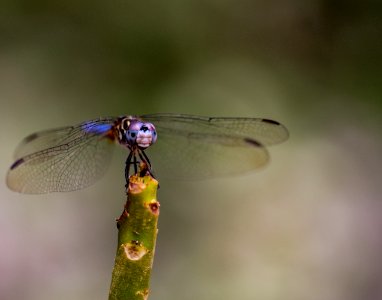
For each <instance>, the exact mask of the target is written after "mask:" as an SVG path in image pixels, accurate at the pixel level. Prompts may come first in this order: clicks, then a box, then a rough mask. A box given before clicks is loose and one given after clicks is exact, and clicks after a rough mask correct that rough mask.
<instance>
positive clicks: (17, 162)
mask: <svg viewBox="0 0 382 300" xmlns="http://www.w3.org/2000/svg"><path fill="white" fill-rule="evenodd" d="M23 162H24V158H20V159H18V160H16V161H15V162H14V163H13V164H12V166H11V170H13V169H15V168H16V167H18V166H19V165H21V164H22V163H23Z"/></svg>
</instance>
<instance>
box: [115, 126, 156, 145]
mask: <svg viewBox="0 0 382 300" xmlns="http://www.w3.org/2000/svg"><path fill="white" fill-rule="evenodd" d="M124 125H125V126H124ZM119 138H120V141H122V143H126V144H127V146H129V147H134V146H138V148H139V149H142V150H144V149H146V148H147V147H149V146H151V145H152V144H154V143H155V142H156V140H157V132H156V130H155V127H154V125H153V124H151V123H148V122H142V121H139V120H128V121H127V122H123V123H122V128H121V135H120V137H119Z"/></svg>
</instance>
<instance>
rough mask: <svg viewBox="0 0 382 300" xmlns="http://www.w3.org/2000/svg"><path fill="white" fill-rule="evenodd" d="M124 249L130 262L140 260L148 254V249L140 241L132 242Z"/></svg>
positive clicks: (125, 245)
mask: <svg viewBox="0 0 382 300" xmlns="http://www.w3.org/2000/svg"><path fill="white" fill-rule="evenodd" d="M123 247H124V249H125V254H126V257H127V258H128V259H129V260H139V259H141V258H142V257H143V256H144V255H145V254H146V253H147V249H146V248H145V247H144V246H143V245H142V244H141V243H140V242H138V241H131V242H130V243H127V244H124V245H123Z"/></svg>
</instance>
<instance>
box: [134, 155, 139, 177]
mask: <svg viewBox="0 0 382 300" xmlns="http://www.w3.org/2000/svg"><path fill="white" fill-rule="evenodd" d="M137 164H138V162H137V157H136V156H135V153H134V155H133V165H134V174H137V173H138V167H137Z"/></svg>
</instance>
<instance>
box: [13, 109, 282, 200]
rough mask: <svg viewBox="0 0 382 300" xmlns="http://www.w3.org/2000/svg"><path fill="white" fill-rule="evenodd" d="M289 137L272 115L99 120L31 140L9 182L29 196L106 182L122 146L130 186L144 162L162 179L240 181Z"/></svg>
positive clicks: (23, 146) (19, 154)
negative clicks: (272, 147)
mask: <svg viewBox="0 0 382 300" xmlns="http://www.w3.org/2000/svg"><path fill="white" fill-rule="evenodd" d="M288 136H289V133H288V130H287V129H286V127H285V126H284V125H282V124H281V123H279V122H277V121H274V120H270V119H264V118H235V117H216V118H213V117H201V116H193V115H183V114H169V113H165V114H163V113H162V114H147V115H142V116H129V115H126V116H120V117H106V118H98V119H94V120H89V121H86V122H82V123H80V124H77V125H74V126H66V127H60V128H55V129H49V130H45V131H41V132H37V133H33V134H31V135H29V136H27V137H26V138H24V140H23V141H22V142H21V143H20V144H19V146H18V147H17V148H16V151H15V155H14V158H15V161H14V163H13V164H12V165H11V166H10V168H9V171H8V174H7V179H6V180H7V185H8V187H9V188H10V189H11V190H13V191H16V192H20V193H26V194H42V193H49V192H69V191H74V190H79V189H82V188H85V187H88V186H90V185H92V184H93V183H94V182H96V181H97V180H98V179H100V178H101V177H102V175H103V174H104V173H105V172H106V170H107V167H108V165H109V164H110V161H111V157H112V153H113V151H114V148H115V145H116V144H119V145H120V146H122V147H123V148H125V149H126V150H127V153H128V155H127V159H126V163H125V178H126V183H127V182H128V180H129V176H130V170H131V169H134V173H137V165H138V164H139V163H140V162H143V163H144V164H146V165H147V168H148V170H149V172H150V173H151V174H155V176H159V177H160V176H164V177H170V178H175V179H205V178H212V177H223V176H233V175H237V174H243V173H246V172H249V171H252V170H256V169H259V168H261V167H263V166H265V165H266V164H267V162H268V161H269V153H268V150H267V146H270V145H274V144H278V143H281V142H284V141H285V140H287V139H288ZM159 177H158V178H159Z"/></svg>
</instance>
